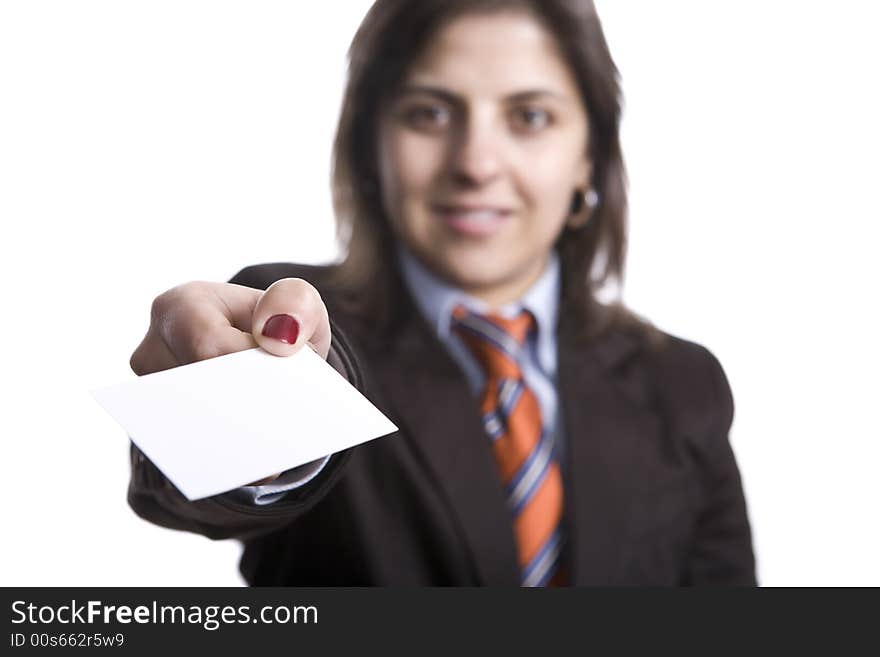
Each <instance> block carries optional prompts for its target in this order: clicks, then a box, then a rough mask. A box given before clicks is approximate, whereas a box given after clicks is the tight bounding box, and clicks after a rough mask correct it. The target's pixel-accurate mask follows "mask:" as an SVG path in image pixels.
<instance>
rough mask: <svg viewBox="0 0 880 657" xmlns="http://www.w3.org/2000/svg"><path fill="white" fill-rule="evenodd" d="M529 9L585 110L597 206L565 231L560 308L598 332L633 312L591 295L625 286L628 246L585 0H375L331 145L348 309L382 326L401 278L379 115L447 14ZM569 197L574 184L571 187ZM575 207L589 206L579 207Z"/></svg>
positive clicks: (592, 16)
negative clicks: (386, 204) (382, 174)
mask: <svg viewBox="0 0 880 657" xmlns="http://www.w3.org/2000/svg"><path fill="white" fill-rule="evenodd" d="M509 9H518V10H525V11H528V12H530V13H531V14H532V15H533V16H535V18H536V19H537V20H539V21H541V23H542V24H543V25H544V26H545V27H546V28H547V29H548V30H549V31H550V32H551V33H552V34H553V35H555V37H556V40H557V42H558V46H559V48H560V51H561V53H562V54H563V56H564V57H565V59H566V61H567V62H568V64H569V66H570V67H571V70H572V71H573V72H574V74H575V78H576V80H577V83H578V87H579V89H580V92H581V95H582V98H583V102H584V105H585V107H586V108H587V112H588V116H589V124H590V126H589V128H590V135H589V153H588V155H589V157H590V159H591V161H592V165H593V166H592V170H593V174H592V175H593V178H592V185H593V188H594V189H595V190H596V191H597V192H598V195H599V203H598V205H597V206H596V207H595V209H594V210H593V211H592V213H591V216H590V217H589V221H587V222H586V224H585V225H584V226H583V227H582V228H578V229H571V228H566V229H564V230H563V232H562V234H561V235H560V238H559V240H558V242H557V245H556V246H557V249H558V252H559V254H560V261H561V265H562V295H563V297H562V309H563V312H565V313H568V314H571V315H573V316H575V317H582V318H583V321H582V322H581V323H579V329H580V331H579V333H580V336H581V337H583V338H586V339H589V338H591V337H595V336H596V335H599V334H600V333H602V332H603V331H605V330H607V329H608V328H609V327H611V326H613V325H617V324H620V323H621V322H624V323H631V322H633V321H634V319H635V318H634V315H632V314H631V313H629V312H628V311H626V310H625V309H624V308H623V306H622V304H621V303H620V301H619V300H618V301H616V302H615V303H613V304H611V305H603V304H601V303H600V302H599V300H598V299H597V298H596V293H597V291H598V290H599V289H600V288H601V287H602V286H603V285H604V284H605V283H607V282H611V283H615V284H617V285H618V286H622V284H623V270H624V259H625V252H626V213H627V200H626V179H625V171H624V164H623V157H622V154H621V148H620V139H619V126H620V114H621V93H620V85H619V76H618V72H617V68H616V66H615V64H614V62H613V60H612V59H611V55H610V53H609V51H608V46H607V44H606V42H605V37H604V35H603V33H602V27H601V25H600V23H599V18H598V16H597V15H596V10H595V7H594V6H593V2H592V0H377V1H376V3H375V4H374V5H373V6H372V7H371V9H370V10H369V12H368V13H367V15H366V17H365V18H364V20H363V22H362V23H361V26H360V28H359V29H358V31H357V34H356V35H355V37H354V39H353V41H352V44H351V48H350V50H349V73H348V83H347V86H346V89H345V94H344V97H343V101H342V110H341V115H340V119H339V125H338V129H337V134H336V140H335V143H334V150H333V174H332V188H333V202H334V209H335V212H336V221H337V234H338V237H339V239H340V241H341V243H342V245H343V246H344V247H345V248H346V249H347V255H346V256H345V258H344V260H343V261H342V262H341V263H340V264H339V265H338V266H337V267H336V270H335V278H336V281H337V284H338V285H339V286H340V287H341V289H342V290H344V291H345V292H346V293H347V294H346V295H345V299H346V301H345V302H344V303H346V304H347V306H348V308H349V310H350V311H351V312H353V313H355V314H358V315H360V316H366V315H367V314H368V315H369V316H370V318H371V320H372V321H376V322H379V323H380V325H381V324H383V323H385V322H387V321H390V320H391V319H392V315H393V313H394V308H395V305H396V304H395V301H396V296H397V295H398V294H400V293H401V288H400V285H401V282H400V279H399V275H398V273H397V268H396V257H395V252H394V239H395V238H394V236H393V234H392V232H391V228H390V226H389V222H388V220H387V218H386V216H385V213H384V210H383V207H382V196H381V191H380V189H379V175H378V165H377V162H378V157H377V156H378V153H377V148H378V146H377V135H378V120H379V112H380V108H381V106H382V103H383V101H384V100H386V99H388V98H390V97H392V96H393V95H394V93H395V91H396V89H397V87H398V85H400V84H401V83H402V81H403V80H404V78H405V76H406V74H407V72H408V67H409V65H410V64H411V63H412V62H414V61H415V60H416V58H417V57H418V56H419V54H420V53H421V51H422V49H423V48H424V47H425V45H426V44H427V43H428V41H429V39H430V38H431V37H432V36H433V35H434V34H435V33H436V32H437V31H438V30H439V29H440V28H441V27H443V26H444V25H446V24H448V23H449V22H450V21H451V20H453V19H454V18H456V17H458V16H460V15H462V14H465V13H473V12H480V13H486V12H493V11H499V10H509ZM573 193H574V190H573ZM573 211H575V212H590V209H589V208H588V207H586V206H585V205H584V204H583V203H573Z"/></svg>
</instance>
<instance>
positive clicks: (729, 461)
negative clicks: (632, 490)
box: [684, 349, 757, 586]
mask: <svg viewBox="0 0 880 657" xmlns="http://www.w3.org/2000/svg"><path fill="white" fill-rule="evenodd" d="M701 351H702V352H703V354H704V356H705V358H704V359H702V360H703V363H704V364H705V366H704V367H702V368H700V369H702V370H703V374H704V376H703V377H701V378H702V379H703V380H707V379H708V381H709V384H708V390H710V391H711V393H712V399H713V402H712V407H711V408H710V409H708V413H707V415H706V417H708V420H707V421H706V423H705V425H704V426H703V427H702V431H701V432H700V433H701V435H700V436H699V437H697V439H696V440H694V441H693V443H692V444H691V446H690V449H691V456H692V458H693V460H694V463H695V464H696V470H697V473H698V486H699V489H700V494H699V496H698V498H697V499H698V500H699V502H698V509H697V520H696V526H695V528H694V534H693V540H692V542H691V546H690V550H689V555H688V558H687V562H686V566H685V573H684V579H685V581H684V583H685V584H691V585H733V586H755V585H756V584H757V581H756V576H755V557H754V554H753V551H752V536H751V530H750V527H749V520H748V515H747V512H746V502H745V496H744V493H743V487H742V481H741V479H740V474H739V469H738V467H737V464H736V459H735V458H734V454H733V450H732V449H731V446H730V441H729V431H730V427H731V424H732V421H733V410H734V406H733V396H732V394H731V390H730V385H729V384H728V381H727V377H726V376H725V374H724V370H723V369H722V367H721V364H720V363H719V362H718V360H717V359H716V358H715V356H714V355H712V354H711V353H710V352H709V351H708V350H705V349H701Z"/></svg>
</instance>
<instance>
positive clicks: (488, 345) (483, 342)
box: [452, 305, 535, 379]
mask: <svg viewBox="0 0 880 657" xmlns="http://www.w3.org/2000/svg"><path fill="white" fill-rule="evenodd" d="M534 326H535V318H534V316H533V315H532V313H530V312H529V311H528V310H523V311H522V312H521V313H519V314H518V315H517V316H516V317H512V318H510V319H508V318H505V317H501V316H500V315H496V314H494V313H489V314H487V315H480V314H477V313H474V312H471V311H470V310H468V309H467V308H465V307H464V306H461V305H459V306H456V307H455V309H454V310H453V311H452V328H453V330H454V331H455V332H456V333H457V334H458V336H459V337H461V339H462V341H463V342H464V343H465V345H467V347H468V349H470V351H471V353H472V354H473V355H474V357H475V358H476V359H477V360H478V361H479V363H480V365H482V367H483V369H484V370H485V371H486V374H487V376H488V377H489V378H493V377H498V378H512V379H515V378H521V377H522V371H521V369H520V365H519V363H520V361H521V359H522V351H523V348H524V345H525V343H526V339H527V338H528V335H529V332H530V331H531V330H532V329H533V328H534Z"/></svg>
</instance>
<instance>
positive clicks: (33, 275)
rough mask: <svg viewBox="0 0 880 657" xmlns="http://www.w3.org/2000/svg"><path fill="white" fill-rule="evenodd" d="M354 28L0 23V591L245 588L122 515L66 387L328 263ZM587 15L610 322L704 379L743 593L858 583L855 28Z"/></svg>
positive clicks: (859, 112)
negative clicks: (725, 395) (614, 111)
mask: <svg viewBox="0 0 880 657" xmlns="http://www.w3.org/2000/svg"><path fill="white" fill-rule="evenodd" d="M369 4H370V3H369V2H368V1H366V0H358V1H351V2H332V3H308V10H307V11H305V10H304V9H303V7H305V5H302V4H301V3H297V2H259V3H254V2H219V1H217V0H211V1H210V2H208V1H205V2H194V1H191V0H187V1H184V0H173V1H158V0H151V1H150V2H146V1H144V2H121V1H117V0H112V1H110V0H108V1H104V2H94V1H89V2H85V1H83V2H70V1H63V2H61V1H59V2H44V1H39V0H27V1H6V2H3V3H2V4H0V225H2V241H0V267H2V280H3V296H2V303H0V313H2V318H0V319H2V322H0V326H2V340H0V349H2V353H0V358H2V360H0V363H2V365H0V367H2V372H3V374H2V379H0V381H2V383H0V385H2V391H0V392H2V397H0V400H2V412H0V431H2V458H0V486H2V489H0V503H2V514H3V528H4V530H3V539H2V540H3V544H2V553H3V558H2V559H0V583H2V584H4V585H53V584H58V585H166V584H167V585H226V584H240V583H242V580H241V578H240V577H239V575H238V573H237V557H238V554H239V546H238V544H236V543H234V542H225V543H224V542H211V541H209V540H207V539H204V538H202V537H199V536H194V535H188V534H184V533H179V532H172V531H167V530H163V529H160V528H158V527H155V526H152V525H150V524H148V523H146V522H143V521H141V520H140V519H138V518H137V517H136V516H135V515H134V514H133V513H132V512H131V511H130V510H129V509H128V507H127V505H126V502H125V492H126V485H127V478H128V469H127V468H128V466H127V440H126V436H125V434H124V432H123V431H122V430H121V428H120V427H119V426H118V425H117V424H116V423H115V422H114V421H113V420H112V419H111V418H110V417H109V416H107V415H105V414H104V413H103V411H102V410H101V409H100V407H99V406H98V405H97V404H96V403H95V402H94V401H93V399H92V398H91V396H90V395H89V393H88V391H89V390H90V389H91V388H94V387H97V386H99V385H104V384H109V383H114V382H116V381H119V380H122V379H124V378H126V377H130V376H133V374H131V372H130V370H129V369H128V358H129V355H130V353H131V351H132V350H133V349H134V347H135V346H136V345H137V344H138V342H139V341H140V339H141V337H142V336H143V333H144V331H145V329H146V327H147V323H148V315H149V307H150V302H151V301H152V299H153V297H154V296H156V295H157V294H158V293H160V292H162V291H163V290H164V289H167V288H168V287H171V286H173V285H175V284H177V283H181V282H184V281H187V280H192V279H207V280H217V281H220V280H225V279H227V278H229V277H230V276H231V275H232V274H234V273H235V272H236V271H237V270H238V269H239V268H240V267H242V266H244V265H247V264H252V263H257V262H267V261H276V260H289V261H299V262H310V263H318V262H325V261H328V260H330V259H332V258H333V257H335V255H336V247H335V241H334V238H333V228H332V221H331V207H330V195H329V185H328V177H329V156H330V143H331V139H332V136H333V130H334V127H335V122H336V118H337V111H338V106H339V99H340V97H341V90H342V83H343V75H344V66H345V52H346V49H347V46H348V42H349V41H350V39H351V37H352V35H353V33H354V30H355V28H356V26H357V24H358V23H359V21H360V19H361V17H362V16H363V14H364V12H365V11H366V8H367V7H368V5H369ZM597 4H598V7H599V11H600V15H601V16H602V17H603V20H604V24H605V27H606V34H607V37H608V40H609V43H610V46H611V50H612V53H613V55H614V56H615V58H616V60H617V63H618V66H619V68H620V70H621V73H622V78H623V84H624V90H625V93H626V99H627V103H626V113H625V121H624V127H623V137H624V148H625V152H626V155H627V159H628V164H629V171H630V182H631V202H632V214H631V229H632V230H631V233H632V237H631V249H630V262H629V270H628V277H627V281H626V288H625V299H626V301H627V302H628V303H629V304H630V306H631V307H633V308H634V309H635V310H636V311H638V312H640V313H641V314H643V315H645V316H647V317H649V318H650V319H652V320H653V321H654V322H655V323H657V324H658V325H659V326H660V327H661V328H663V329H665V330H667V331H670V332H673V333H676V334H678V335H681V336H683V337H686V338H689V339H692V340H696V341H698V342H701V343H703V344H705V345H707V346H708V347H709V348H710V349H712V351H714V352H715V354H716V355H717V356H718V357H719V358H720V359H721V361H722V363H723V364H724V366H725V368H726V370H727V373H728V376H729V378H730V381H731V384H732V386H733V390H734V395H735V398H736V403H737V412H736V418H735V424H734V428H733V433H732V442H733V445H734V448H735V450H736V453H737V456H738V459H739V462H740V467H741V469H742V471H743V477H744V481H745V487H746V493H747V497H748V501H749V510H750V515H751V519H752V522H753V527H754V533H755V545H756V550H757V556H758V564H759V577H760V580H761V582H762V583H763V584H766V585H866V584H872V585H880V560H878V558H877V555H878V554H880V527H878V525H880V521H878V516H880V514H878V509H877V507H878V502H880V484H878V482H877V475H876V471H877V467H878V460H880V447H878V439H880V422H878V418H877V412H876V403H875V399H874V398H875V395H876V393H877V388H878V387H877V384H876V374H877V369H878V365H880V362H878V361H880V359H878V348H877V336H878V334H880V326H878V319H877V310H876V307H877V301H876V299H877V293H876V291H875V289H874V288H875V283H876V282H877V281H878V278H880V277H878V274H880V266H878V264H877V261H876V259H875V257H874V255H875V250H876V247H877V239H876V238H877V230H876V225H877V222H878V220H880V202H878V198H877V180H876V179H877V176H878V171H880V167H878V153H880V132H878V127H877V119H878V117H880V103H878V100H877V97H876V89H877V70H876V67H877V63H878V62H880V46H878V43H880V42H878V40H877V39H876V26H877V24H878V20H877V19H878V10H877V9H875V8H874V3H870V2H864V0H838V1H837V2H833V3H832V2H815V1H806V2H804V1H801V2H795V1H794V0H792V1H791V2H784V1H780V0H776V1H768V0H748V1H745V0H743V1H740V2H736V3H733V2H705V0H703V1H699V0H693V1H685V0H669V1H667V2H662V3H658V2H651V1H649V0H645V1H639V2H636V1H621V0H601V2H598V3H597Z"/></svg>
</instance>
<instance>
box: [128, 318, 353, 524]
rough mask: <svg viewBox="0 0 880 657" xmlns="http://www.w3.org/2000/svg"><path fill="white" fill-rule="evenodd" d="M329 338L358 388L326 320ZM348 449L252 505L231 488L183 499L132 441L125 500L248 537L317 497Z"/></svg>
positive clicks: (145, 512) (146, 515)
mask: <svg viewBox="0 0 880 657" xmlns="http://www.w3.org/2000/svg"><path fill="white" fill-rule="evenodd" d="M331 332H332V341H331V347H330V353H329V354H328V357H327V362H328V363H330V365H332V366H333V367H334V368H335V369H336V370H337V371H339V372H340V373H341V374H342V375H343V376H345V377H346V378H347V379H348V381H349V382H350V383H351V384H352V385H354V386H355V387H356V388H358V389H362V378H361V375H360V371H359V368H358V365H357V362H356V360H355V358H354V356H353V353H352V351H351V348H350V346H349V345H348V343H347V341H346V340H345V337H344V336H343V334H342V332H341V331H340V330H339V328H338V326H336V325H335V324H334V323H333V321H332V320H331ZM349 453H350V450H345V451H342V452H339V453H336V454H333V455H331V456H330V458H329V460H328V461H327V462H326V464H325V465H324V467H323V468H322V469H321V470H320V472H319V473H318V474H317V475H316V476H315V477H314V478H313V479H312V480H310V481H309V482H308V483H307V484H305V485H303V486H300V487H298V488H295V489H293V490H291V491H290V492H288V493H286V494H285V495H284V497H283V498H282V499H280V500H278V501H275V502H273V503H272V504H267V505H262V506H260V505H255V504H253V502H251V501H248V500H243V499H242V497H241V496H240V495H236V494H235V491H233V492H230V493H224V494H221V495H215V496H213V497H209V498H205V499H201V500H195V501H190V500H188V499H187V498H186V497H185V496H184V495H183V494H182V493H181V492H180V491H179V490H178V489H177V488H176V487H175V486H174V485H173V484H172V483H171V482H170V481H169V480H168V479H167V478H166V477H165V476H164V475H163V474H162V473H161V472H160V471H159V469H158V468H157V467H156V466H155V465H153V463H152V462H151V461H150V460H149V459H148V458H147V457H146V456H144V454H143V453H141V451H140V450H139V449H138V448H137V447H136V446H135V445H133V444H132V445H131V479H130V482H129V487H128V503H129V505H130V506H131V508H132V509H133V510H134V512H135V513H136V514H137V515H139V516H140V517H141V518H143V519H145V520H148V521H150V522H152V523H155V524H157V525H160V526H162V527H168V528H170V529H180V530H184V531H190V532H195V533H197V534H202V535H203V536H207V537H208V538H212V539H225V538H238V539H242V540H245V539H250V538H254V537H256V536H259V535H261V534H264V533H268V532H271V531H273V530H276V529H278V528H280V527H282V526H283V525H286V524H288V523H290V522H291V521H293V520H294V519H295V518H296V517H297V516H299V515H300V514H302V513H303V512H304V511H306V510H307V509H309V508H310V507H312V506H313V505H314V504H315V503H316V502H318V501H319V500H320V499H321V498H322V497H323V496H324V495H325V494H326V493H327V492H328V491H329V490H330V489H331V488H332V486H333V485H334V484H335V483H336V481H338V479H339V476H340V474H341V472H342V471H343V469H344V466H345V463H346V461H347V460H348V455H349Z"/></svg>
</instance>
